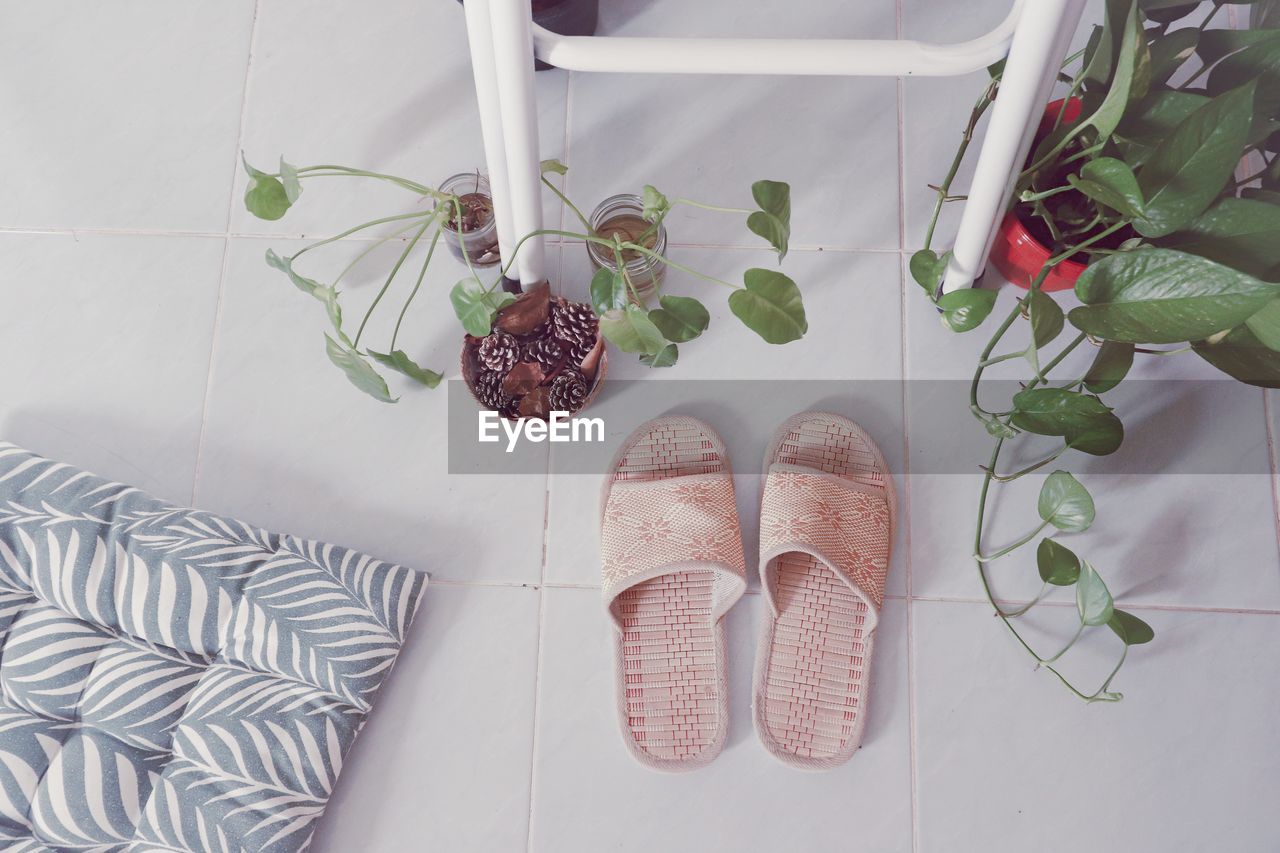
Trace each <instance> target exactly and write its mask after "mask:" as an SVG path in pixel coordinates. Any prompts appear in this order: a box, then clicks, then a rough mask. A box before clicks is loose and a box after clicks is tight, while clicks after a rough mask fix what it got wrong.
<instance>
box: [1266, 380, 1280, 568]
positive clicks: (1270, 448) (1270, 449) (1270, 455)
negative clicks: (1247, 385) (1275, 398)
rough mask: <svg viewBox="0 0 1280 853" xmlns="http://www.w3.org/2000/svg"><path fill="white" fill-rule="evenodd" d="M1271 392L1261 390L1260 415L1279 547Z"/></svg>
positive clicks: (1279, 478) (1279, 483)
mask: <svg viewBox="0 0 1280 853" xmlns="http://www.w3.org/2000/svg"><path fill="white" fill-rule="evenodd" d="M1273 405H1274V404H1273V403H1272V396H1271V392H1270V391H1268V390H1267V389H1265V388H1264V389H1263V390H1262V417H1263V419H1264V420H1265V421H1266V424H1265V428H1266V432H1265V434H1266V437H1267V464H1268V465H1270V466H1271V516H1272V518H1274V519H1275V523H1276V547H1277V548H1280V471H1277V469H1276V436H1275V430H1274V429H1272V425H1271V424H1272V415H1273V414H1274V412H1273V411H1272V407H1273Z"/></svg>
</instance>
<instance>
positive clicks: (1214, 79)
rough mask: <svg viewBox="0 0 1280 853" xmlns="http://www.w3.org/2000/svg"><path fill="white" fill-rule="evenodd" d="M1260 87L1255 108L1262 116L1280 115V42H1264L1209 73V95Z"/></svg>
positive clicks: (1253, 45)
mask: <svg viewBox="0 0 1280 853" xmlns="http://www.w3.org/2000/svg"><path fill="white" fill-rule="evenodd" d="M1254 83H1256V84H1257V100H1256V101H1255V102H1254V104H1253V108H1254V110H1255V111H1256V113H1257V115H1259V116H1266V117H1268V118H1271V117H1274V116H1276V115H1280V38H1269V39H1262V40H1260V41H1259V42H1257V43H1256V44H1251V45H1249V46H1248V47H1246V48H1245V49H1244V50H1241V51H1238V52H1236V53H1233V54H1231V55H1230V56H1228V57H1227V58H1226V59H1224V60H1222V61H1221V62H1219V63H1218V64H1217V65H1215V66H1214V67H1213V70H1212V71H1210V72H1209V80H1208V82H1207V83H1206V84H1205V88H1206V89H1207V90H1208V92H1209V94H1211V95H1217V94H1220V93H1222V92H1228V91H1230V90H1232V89H1236V88H1238V87H1240V86H1242V85H1246V84H1248V85H1252V84H1254Z"/></svg>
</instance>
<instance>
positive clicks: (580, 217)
mask: <svg viewBox="0 0 1280 853" xmlns="http://www.w3.org/2000/svg"><path fill="white" fill-rule="evenodd" d="M542 183H544V184H546V186H547V189H549V190H551V191H552V192H553V193H555V194H556V197H557V198H559V199H560V200H561V201H562V202H564V203H565V206H566V207H568V208H569V209H570V210H572V211H573V215H574V216H576V217H578V221H579V222H581V223H582V227H583V228H585V229H587V230H588V231H590V230H591V223H590V222H588V221H587V217H585V216H583V215H582V211H581V210H578V206H577V205H576V204H574V203H573V202H571V201H569V197H568V196H567V195H565V194H564V193H562V192H561V191H560V188H559V187H557V186H556V185H555V184H553V183H551V182H550V181H548V180H547V176H546V175H543V176H542Z"/></svg>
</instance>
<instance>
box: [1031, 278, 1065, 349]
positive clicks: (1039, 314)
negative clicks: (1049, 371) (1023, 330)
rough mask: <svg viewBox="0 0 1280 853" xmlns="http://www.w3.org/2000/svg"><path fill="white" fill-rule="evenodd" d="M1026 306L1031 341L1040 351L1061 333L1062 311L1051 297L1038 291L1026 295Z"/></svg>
mask: <svg viewBox="0 0 1280 853" xmlns="http://www.w3.org/2000/svg"><path fill="white" fill-rule="evenodd" d="M1026 304H1027V314H1028V316H1029V317H1030V319H1031V339H1032V341H1033V342H1034V343H1035V346H1036V349H1040V348H1041V347H1043V346H1045V344H1048V343H1049V342H1050V341H1052V340H1053V339H1054V338H1056V337H1057V336H1058V335H1059V333H1061V332H1062V326H1063V322H1064V319H1063V314H1062V309H1061V308H1059V307H1058V303H1057V302H1055V301H1054V300H1053V297H1052V296H1050V295H1049V294H1047V293H1045V292H1044V291H1043V290H1039V289H1037V290H1032V291H1030V292H1029V293H1028V294H1027V299H1026Z"/></svg>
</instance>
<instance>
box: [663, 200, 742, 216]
mask: <svg viewBox="0 0 1280 853" xmlns="http://www.w3.org/2000/svg"><path fill="white" fill-rule="evenodd" d="M677 204H685V205H688V206H689V207H700V208H702V209H703V210H711V211H715V212H716V213H745V214H747V215H748V216H750V215H751V211H750V210H746V209H744V208H741V207H720V206H719V205H715V204H703V203H702V202H700V201H694V200H693V199H689V198H678V199H676V200H675V201H673V202H671V207H675V206H676V205H677ZM668 210H670V207H669V208H668Z"/></svg>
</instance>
